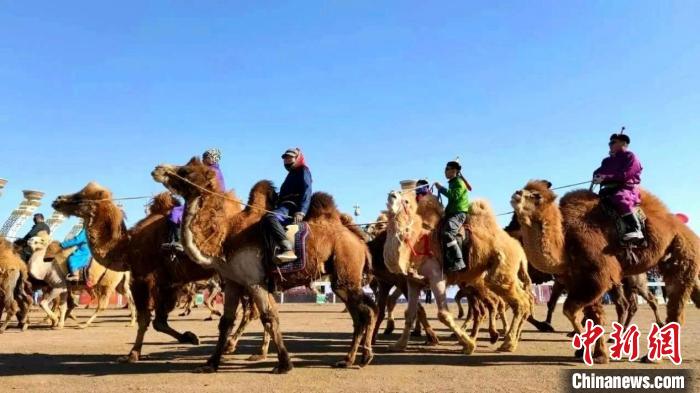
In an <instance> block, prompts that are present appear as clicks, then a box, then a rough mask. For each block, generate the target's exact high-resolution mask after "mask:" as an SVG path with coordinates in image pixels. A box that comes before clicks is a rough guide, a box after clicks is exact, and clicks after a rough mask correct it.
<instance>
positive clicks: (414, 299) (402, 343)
mask: <svg viewBox="0 0 700 393" xmlns="http://www.w3.org/2000/svg"><path fill="white" fill-rule="evenodd" d="M406 290H407V292H408V293H407V294H405V295H406V296H407V298H408V308H407V309H406V312H405V313H404V315H405V320H404V326H403V331H402V332H401V337H400V338H399V339H398V341H396V342H395V343H393V344H390V345H389V350H390V351H403V350H405V349H406V346H407V345H408V339H409V337H410V335H411V328H412V327H413V321H414V320H415V319H416V314H417V313H418V301H419V298H418V293H419V291H420V288H419V287H418V286H417V285H416V284H414V283H412V282H410V281H409V282H408V283H407V289H406Z"/></svg>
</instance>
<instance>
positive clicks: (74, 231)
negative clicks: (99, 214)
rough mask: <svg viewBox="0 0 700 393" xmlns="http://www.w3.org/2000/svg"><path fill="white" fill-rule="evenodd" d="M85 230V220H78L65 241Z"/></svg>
mask: <svg viewBox="0 0 700 393" xmlns="http://www.w3.org/2000/svg"><path fill="white" fill-rule="evenodd" d="M81 229H83V219H82V218H81V219H78V222H77V223H75V225H73V228H71V229H70V232H68V234H66V237H65V238H64V239H63V240H67V239H70V238H72V237H73V236H75V235H77V234H78V232H80V230H81Z"/></svg>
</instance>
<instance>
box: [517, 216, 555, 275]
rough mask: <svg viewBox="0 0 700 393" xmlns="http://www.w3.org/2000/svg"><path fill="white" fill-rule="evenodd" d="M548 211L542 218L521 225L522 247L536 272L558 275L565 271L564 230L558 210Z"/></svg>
mask: <svg viewBox="0 0 700 393" xmlns="http://www.w3.org/2000/svg"><path fill="white" fill-rule="evenodd" d="M549 209H551V210H550V211H546V212H543V213H546V214H543V215H542V216H543V218H541V219H539V220H532V221H531V222H530V223H523V224H521V225H522V227H521V233H522V237H523V246H524V248H525V251H526V253H527V257H528V261H529V262H530V263H531V264H532V265H533V266H534V267H535V268H536V269H537V270H540V271H542V272H545V273H550V274H555V275H560V274H563V273H564V271H565V252H564V230H563V226H562V221H561V213H560V212H559V208H558V207H556V206H552V207H550V208H549Z"/></svg>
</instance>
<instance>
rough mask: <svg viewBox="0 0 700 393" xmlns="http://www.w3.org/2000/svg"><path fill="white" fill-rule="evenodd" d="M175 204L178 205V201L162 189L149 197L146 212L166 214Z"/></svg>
mask: <svg viewBox="0 0 700 393" xmlns="http://www.w3.org/2000/svg"><path fill="white" fill-rule="evenodd" d="M176 206H180V201H178V200H177V199H175V198H174V197H173V195H172V194H171V193H169V192H167V191H164V192H161V193H160V194H158V195H156V196H154V197H153V199H151V203H150V204H149V205H148V212H149V214H161V215H166V214H168V213H170V211H171V210H172V209H173V208H174V207H176Z"/></svg>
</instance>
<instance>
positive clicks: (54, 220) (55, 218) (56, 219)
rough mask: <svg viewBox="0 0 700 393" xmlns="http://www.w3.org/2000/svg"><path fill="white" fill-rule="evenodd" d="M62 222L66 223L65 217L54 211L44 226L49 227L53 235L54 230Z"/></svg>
mask: <svg viewBox="0 0 700 393" xmlns="http://www.w3.org/2000/svg"><path fill="white" fill-rule="evenodd" d="M63 221H66V216H64V215H63V214H61V213H59V212H57V211H54V212H53V214H51V217H49V219H48V220H46V224H47V225H48V226H49V229H50V230H51V233H54V232H55V231H56V228H58V227H59V226H61V224H63Z"/></svg>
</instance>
